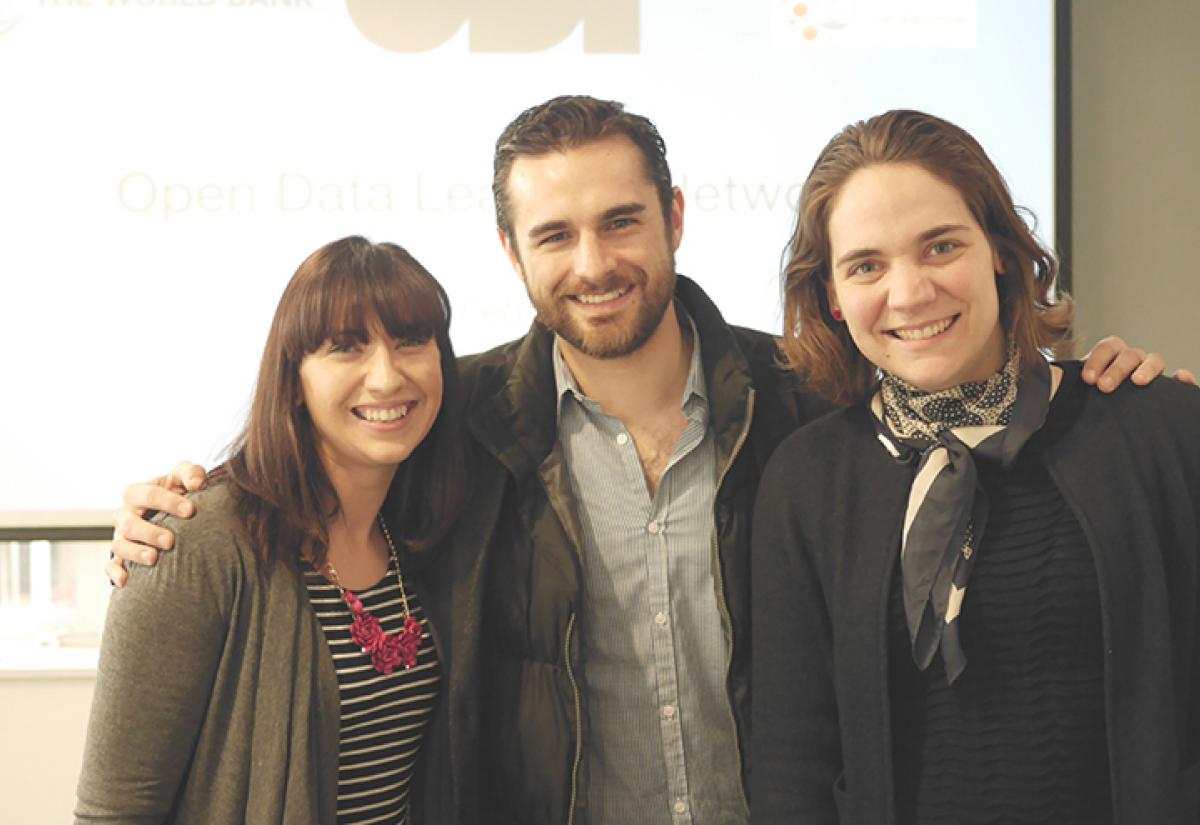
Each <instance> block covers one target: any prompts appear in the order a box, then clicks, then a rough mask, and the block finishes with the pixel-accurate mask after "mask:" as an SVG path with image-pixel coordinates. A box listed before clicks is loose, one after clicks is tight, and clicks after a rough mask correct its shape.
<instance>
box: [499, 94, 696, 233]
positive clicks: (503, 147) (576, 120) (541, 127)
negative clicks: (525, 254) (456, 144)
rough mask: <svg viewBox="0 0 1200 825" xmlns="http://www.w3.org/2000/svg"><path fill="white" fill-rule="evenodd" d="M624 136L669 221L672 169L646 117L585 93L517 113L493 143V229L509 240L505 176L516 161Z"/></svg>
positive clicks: (664, 150)
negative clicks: (637, 154) (642, 163)
mask: <svg viewBox="0 0 1200 825" xmlns="http://www.w3.org/2000/svg"><path fill="white" fill-rule="evenodd" d="M616 135H624V136H625V137H627V138H629V139H630V140H631V141H633V143H634V145H635V146H637V148H638V150H639V151H641V153H642V158H643V159H644V160H645V164H646V176H647V177H648V178H649V179H650V181H651V182H653V184H654V188H655V189H656V190H657V191H658V201H659V204H660V205H661V206H662V210H663V217H664V218H665V219H667V222H668V224H669V223H670V221H669V217H670V214H671V201H672V197H673V188H672V186H671V169H670V167H669V166H668V165H667V147H666V144H664V143H663V139H662V137H661V136H660V135H659V134H658V129H657V128H655V126H654V124H653V123H651V122H650V120H649V119H648V118H645V117H642V116H641V115H635V114H632V113H630V112H627V111H625V107H624V106H623V105H622V104H620V103H618V102H616V101H615V100H597V99H596V98H594V97H588V96H586V95H565V96H563V97H556V98H554V99H552V100H547V101H546V102H545V103H540V104H538V105H537V106H534V107H532V108H530V109H526V110H525V111H524V112H522V113H521V114H519V115H518V116H517V117H516V119H515V120H513V122H512V123H510V124H508V126H506V127H505V129H504V131H503V132H502V133H501V134H500V138H499V139H498V140H497V141H496V155H495V158H494V160H493V164H492V197H493V199H494V200H495V203H496V225H497V226H498V227H500V231H501V232H503V233H504V234H505V235H507V236H508V237H509V239H510V240H511V239H512V233H513V228H512V212H511V204H510V203H509V200H508V177H509V173H510V172H511V171H512V165H513V161H515V160H516V159H517V158H518V157H536V156H538V155H545V154H548V153H550V152H562V151H564V150H566V149H571V148H574V147H576V146H582V145H583V144H585V143H591V142H593V141H597V140H603V139H605V138H609V137H613V136H616Z"/></svg>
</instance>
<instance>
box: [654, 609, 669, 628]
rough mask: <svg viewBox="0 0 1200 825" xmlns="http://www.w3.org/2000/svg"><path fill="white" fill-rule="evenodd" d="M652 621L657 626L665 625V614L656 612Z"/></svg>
mask: <svg viewBox="0 0 1200 825" xmlns="http://www.w3.org/2000/svg"><path fill="white" fill-rule="evenodd" d="M654 623H655V624H656V625H658V626H659V627H662V626H663V625H665V624H666V623H667V614H666V613H661V612H660V613H656V614H655V615H654Z"/></svg>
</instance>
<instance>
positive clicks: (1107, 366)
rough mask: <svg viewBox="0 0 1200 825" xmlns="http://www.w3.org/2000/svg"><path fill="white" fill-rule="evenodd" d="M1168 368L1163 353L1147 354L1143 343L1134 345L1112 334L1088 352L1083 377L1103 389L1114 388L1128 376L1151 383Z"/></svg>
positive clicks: (1143, 382)
mask: <svg viewBox="0 0 1200 825" xmlns="http://www.w3.org/2000/svg"><path fill="white" fill-rule="evenodd" d="M1165 368H1166V360H1165V359H1164V358H1163V357H1162V355H1161V354H1160V353H1157V352H1151V353H1149V354H1147V353H1146V351H1145V350H1143V349H1141V348H1140V347H1131V346H1129V345H1127V344H1126V343H1125V342H1124V341H1123V340H1122V339H1121V338H1120V337H1118V336H1116V335H1110V336H1109V337H1107V338H1105V339H1103V340H1101V341H1100V342H1099V343H1097V344H1096V346H1095V347H1093V348H1092V351H1091V352H1089V353H1088V355H1087V360H1086V361H1085V362H1084V365H1083V380H1084V381H1086V382H1087V383H1089V384H1095V385H1096V386H1097V387H1099V388H1100V389H1101V391H1103V392H1112V391H1113V390H1115V389H1116V388H1117V387H1118V386H1119V385H1120V384H1121V382H1122V381H1125V380H1126V379H1129V380H1132V381H1133V383H1134V384H1137V385H1139V386H1141V385H1145V384H1149V383H1150V382H1151V381H1153V380H1154V379H1155V378H1157V377H1158V376H1160V375H1162V372H1163V370H1164V369H1165Z"/></svg>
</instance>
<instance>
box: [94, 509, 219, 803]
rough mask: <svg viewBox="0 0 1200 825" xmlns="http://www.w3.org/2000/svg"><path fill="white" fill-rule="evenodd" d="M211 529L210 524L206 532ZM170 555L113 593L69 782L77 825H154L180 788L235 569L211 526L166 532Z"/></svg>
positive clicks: (194, 524)
mask: <svg viewBox="0 0 1200 825" xmlns="http://www.w3.org/2000/svg"><path fill="white" fill-rule="evenodd" d="M213 522H218V523H216V524H214V523H213ZM171 526H172V528H173V529H175V530H176V531H177V533H178V537H179V538H178V546H177V548H176V550H175V552H173V553H170V554H167V556H165V557H164V558H163V559H162V560H161V563H160V564H159V565H158V566H156V567H153V568H150V567H136V568H134V570H133V571H131V576H132V577H133V578H134V579H135V580H136V583H137V586H136V587H131V588H127V589H124V590H114V591H113V593H112V599H111V602H110V604H109V608H108V617H107V621H106V623H105V629H104V638H103V641H102V643H101V648H100V665H99V670H98V672H97V677H96V691H95V694H94V696H93V699H92V713H91V719H90V721H89V723H88V735H87V743H86V746H85V749H84V760H83V770H82V773H81V775H80V778H79V787H78V792H77V793H78V801H77V803H76V809H75V817H76V821H77V822H110V821H112V820H113V818H119V820H120V821H121V822H129V823H143V822H146V823H149V822H161V821H164V820H165V819H166V817H167V816H168V815H169V813H170V812H171V810H172V808H173V805H174V803H175V800H176V797H177V794H178V791H179V789H180V786H181V785H182V783H183V782H184V779H185V775H186V771H187V768H188V764H189V761H190V759H191V757H192V752H193V750H194V747H195V743H196V739H197V734H198V731H199V730H200V726H201V723H202V722H203V721H204V719H205V715H206V712H207V711H208V709H209V704H210V699H211V693H212V686H213V680H214V676H215V674H216V671H217V667H218V665H219V663H220V661H221V657H222V652H223V650H224V647H225V645H226V641H227V637H228V635H229V633H228V630H229V623H230V614H231V610H232V604H233V595H234V594H235V592H236V583H237V579H238V565H235V564H230V562H229V560H230V546H229V530H227V529H225V527H224V525H222V524H220V523H219V519H217V518H207V519H206V518H204V517H203V516H200V517H197V518H196V519H195V520H193V521H191V522H180V523H176V524H174V525H171Z"/></svg>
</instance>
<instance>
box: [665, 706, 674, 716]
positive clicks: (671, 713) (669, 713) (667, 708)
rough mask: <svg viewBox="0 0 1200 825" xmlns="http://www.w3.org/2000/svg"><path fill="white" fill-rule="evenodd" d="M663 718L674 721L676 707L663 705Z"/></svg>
mask: <svg viewBox="0 0 1200 825" xmlns="http://www.w3.org/2000/svg"><path fill="white" fill-rule="evenodd" d="M663 716H665V717H666V718H668V719H674V718H675V706H674V705H663Z"/></svg>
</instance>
